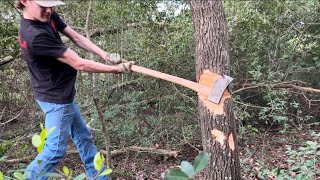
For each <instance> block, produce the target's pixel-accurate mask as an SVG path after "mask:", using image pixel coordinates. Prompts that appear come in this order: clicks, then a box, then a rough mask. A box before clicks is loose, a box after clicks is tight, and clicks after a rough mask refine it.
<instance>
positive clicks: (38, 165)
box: [25, 101, 108, 180]
mask: <svg viewBox="0 0 320 180" xmlns="http://www.w3.org/2000/svg"><path fill="white" fill-rule="evenodd" d="M37 102H38V104H39V105H40V107H41V109H42V111H43V112H44V113H45V115H46V118H45V128H47V130H49V129H50V128H52V127H55V129H54V131H53V132H52V133H51V134H50V135H49V136H48V137H47V140H46V142H45V145H44V148H43V151H42V152H41V153H40V154H38V155H37V157H36V158H35V160H34V161H32V162H31V164H30V165H29V166H28V167H27V169H26V172H25V175H26V176H27V178H28V179H37V180H45V179H47V178H48V177H45V176H41V174H43V173H48V172H53V171H54V169H55V166H56V165H57V163H58V162H59V161H60V160H61V159H62V158H63V156H64V155H65V154H66V150H67V143H68V138H69V136H70V137H71V139H72V141H73V142H74V143H75V145H76V146H77V148H78V151H79V153H80V157H81V160H82V162H83V164H84V167H85V170H86V173H87V176H88V178H89V179H92V178H93V177H95V176H96V175H97V173H98V172H97V171H96V170H95V168H94V163H93V159H94V156H95V155H96V153H97V148H96V146H95V145H94V143H93V140H92V134H91V132H90V130H89V128H88V127H87V126H86V123H85V122H84V120H83V118H82V116H81V114H80V111H79V108H78V106H77V104H76V103H75V102H72V103H70V104H53V103H47V102H43V101H37ZM66 166H67V165H66ZM104 169H105V168H104ZM98 179H99V180H105V179H108V178H107V176H101V177H99V178H98Z"/></svg>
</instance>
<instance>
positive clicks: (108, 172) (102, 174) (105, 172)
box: [99, 168, 112, 176]
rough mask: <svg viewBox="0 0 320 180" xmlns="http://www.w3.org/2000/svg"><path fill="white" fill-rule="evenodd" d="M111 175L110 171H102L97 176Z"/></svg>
mask: <svg viewBox="0 0 320 180" xmlns="http://www.w3.org/2000/svg"><path fill="white" fill-rule="evenodd" d="M111 173H112V169H110V168H109V169H107V170H105V171H103V172H102V173H101V174H100V175H99V176H105V175H108V174H111Z"/></svg>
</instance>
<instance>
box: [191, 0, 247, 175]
mask: <svg viewBox="0 0 320 180" xmlns="http://www.w3.org/2000/svg"><path fill="white" fill-rule="evenodd" d="M190 4H191V11H192V16H193V23H194V30H195V43H196V71H197V73H196V74H197V80H198V81H199V83H201V84H205V85H208V86H213V85H214V82H215V80H217V79H221V78H222V76H221V75H229V74H230V61H229V51H228V42H227V25H226V18H225V13H224V8H223V2H222V0H214V1H212V0H190ZM230 91H231V90H230V88H229V89H226V90H225V92H224V94H223V97H222V99H221V102H220V103H219V104H214V103H211V102H209V101H208V100H207V97H203V96H201V95H199V101H198V106H199V107H198V109H199V115H200V126H201V135H202V144H203V148H204V151H206V152H208V153H209V154H210V158H209V164H208V166H207V168H206V170H205V179H210V180H214V179H216V180H229V179H241V176H240V163H239V154H238V147H237V139H236V126H235V119H234V115H233V110H232V100H231V95H230Z"/></svg>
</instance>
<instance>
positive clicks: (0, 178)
mask: <svg viewBox="0 0 320 180" xmlns="http://www.w3.org/2000/svg"><path fill="white" fill-rule="evenodd" d="M0 180H3V173H2V172H1V171H0Z"/></svg>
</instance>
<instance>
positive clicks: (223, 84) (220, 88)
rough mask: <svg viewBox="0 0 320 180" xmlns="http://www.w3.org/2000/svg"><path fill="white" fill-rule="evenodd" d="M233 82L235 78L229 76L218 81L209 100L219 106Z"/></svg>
mask: <svg viewBox="0 0 320 180" xmlns="http://www.w3.org/2000/svg"><path fill="white" fill-rule="evenodd" d="M232 80H233V78H232V77H230V76H227V75H223V79H218V80H216V81H215V84H214V87H213V88H212V89H211V92H210V96H209V97H208V100H209V101H210V102H213V103H216V104H219V103H220V100H221V97H222V95H223V92H224V90H225V89H226V88H227V87H228V85H229V84H230V83H231V81H232Z"/></svg>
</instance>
